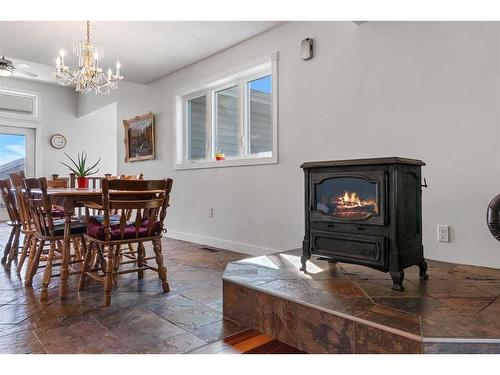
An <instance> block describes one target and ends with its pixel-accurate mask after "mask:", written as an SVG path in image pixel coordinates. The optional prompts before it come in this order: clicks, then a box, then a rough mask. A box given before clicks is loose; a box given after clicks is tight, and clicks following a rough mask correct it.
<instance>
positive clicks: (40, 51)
mask: <svg viewBox="0 0 500 375" xmlns="http://www.w3.org/2000/svg"><path fill="white" fill-rule="evenodd" d="M281 23H282V22H270V21H234V22H233V21H192V22H191V21H190V22H184V21H182V22H181V21H150V22H142V21H141V22H135V21H116V22H115V21H112V22H111V21H110V22H104V21H98V22H91V40H92V41H93V42H95V43H97V44H100V45H101V46H102V47H103V48H104V54H105V56H104V60H103V61H102V64H101V67H104V68H107V67H108V66H112V67H114V66H115V62H116V60H117V59H119V60H120V63H121V65H122V75H123V76H124V77H125V80H127V81H131V82H136V83H142V84H146V83H149V82H152V81H154V80H155V79H158V78H160V77H162V76H164V75H166V74H168V73H171V72H173V71H175V70H178V69H180V68H182V67H185V66H187V65H189V64H192V63H194V62H196V61H199V60H201V59H203V58H206V57H208V56H210V55H213V54H214V53H217V52H219V51H221V50H223V49H225V48H228V47H230V46H232V45H234V44H237V43H239V42H241V41H243V40H245V39H248V38H251V37H252V36H254V35H257V34H259V33H262V32H264V31H266V30H269V29H271V28H273V27H275V26H277V25H279V24H281ZM85 38H86V25H85V22H84V21H81V22H80V21H78V22H61V21H54V22H48V21H22V22H20V21H2V22H0V55H5V57H7V58H10V59H14V60H13V61H14V62H16V61H15V60H18V61H19V60H23V61H22V62H24V63H26V62H27V63H28V64H29V62H33V63H36V64H33V66H31V70H32V71H34V72H36V73H38V71H37V69H41V70H42V71H40V72H39V73H41V74H42V75H45V74H46V72H43V70H44V69H43V67H40V66H38V64H42V65H50V66H54V64H55V59H56V57H57V52H58V50H59V49H60V48H64V49H65V50H66V53H67V54H68V55H70V56H69V58H67V59H66V61H67V62H68V63H70V64H71V65H70V66H74V64H75V59H73V56H72V49H73V44H74V43H75V42H77V41H80V40H84V39H85ZM45 70H47V68H45Z"/></svg>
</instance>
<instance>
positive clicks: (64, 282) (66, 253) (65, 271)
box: [59, 199, 75, 299]
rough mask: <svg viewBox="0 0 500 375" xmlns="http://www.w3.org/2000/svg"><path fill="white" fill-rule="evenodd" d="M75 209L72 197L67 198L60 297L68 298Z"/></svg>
mask: <svg viewBox="0 0 500 375" xmlns="http://www.w3.org/2000/svg"><path fill="white" fill-rule="evenodd" d="M74 211H75V207H74V202H73V200H72V199H66V202H65V204H64V240H63V246H62V259H61V284H60V286H59V297H60V298H61V299H63V298H66V296H67V295H68V277H69V261H70V253H71V241H70V235H71V216H73V213H74Z"/></svg>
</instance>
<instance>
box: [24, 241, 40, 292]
mask: <svg viewBox="0 0 500 375" xmlns="http://www.w3.org/2000/svg"><path fill="white" fill-rule="evenodd" d="M44 246H45V241H44V240H40V243H39V244H38V248H37V250H36V253H35V256H34V258H33V260H32V262H31V265H30V267H29V271H28V276H27V277H26V281H25V285H26V286H31V285H32V284H33V277H34V276H35V273H36V270H37V269H38V265H39V263H40V256H41V255H42V252H43V247H44ZM30 258H31V256H30Z"/></svg>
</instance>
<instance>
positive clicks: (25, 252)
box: [16, 233, 33, 273]
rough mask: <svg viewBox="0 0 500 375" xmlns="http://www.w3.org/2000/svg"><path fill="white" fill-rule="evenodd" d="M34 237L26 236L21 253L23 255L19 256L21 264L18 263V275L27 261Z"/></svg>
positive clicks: (27, 234)
mask: <svg viewBox="0 0 500 375" xmlns="http://www.w3.org/2000/svg"><path fill="white" fill-rule="evenodd" d="M32 237H33V236H32V235H31V234H29V233H26V234H25V235H24V243H23V249H22V251H21V255H20V256H19V262H18V263H17V269H16V271H17V273H21V270H22V268H23V265H24V261H25V260H26V256H27V255H28V249H29V247H30V246H31V239H32Z"/></svg>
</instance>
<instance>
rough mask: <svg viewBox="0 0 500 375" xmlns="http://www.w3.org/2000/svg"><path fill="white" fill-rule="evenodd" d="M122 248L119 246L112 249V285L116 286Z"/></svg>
mask: <svg viewBox="0 0 500 375" xmlns="http://www.w3.org/2000/svg"><path fill="white" fill-rule="evenodd" d="M121 250H122V247H121V246H120V245H116V246H115V248H114V260H113V284H114V285H118V275H117V274H116V273H117V272H118V269H119V268H120V260H121V254H122V251H121Z"/></svg>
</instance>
